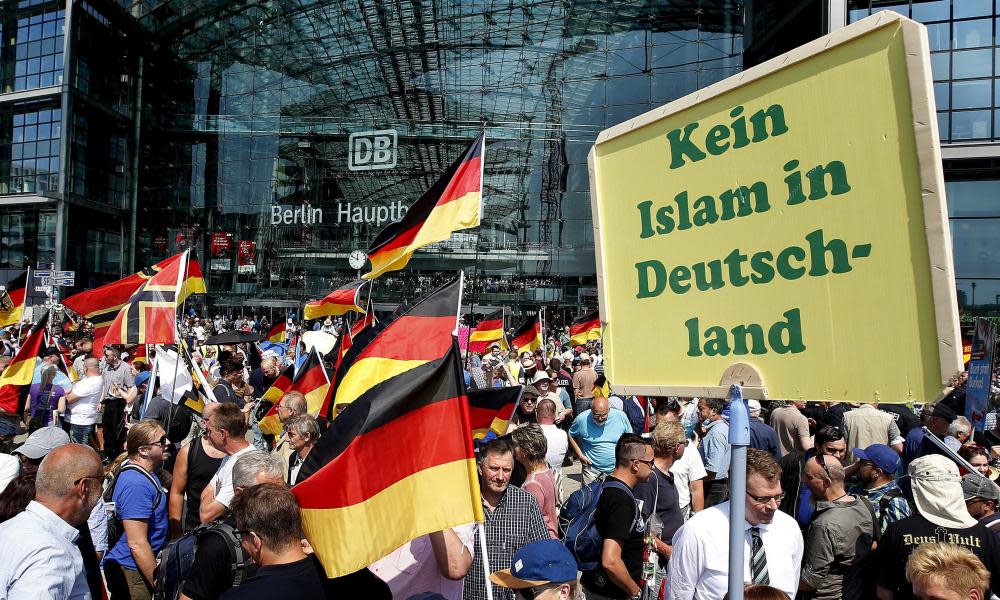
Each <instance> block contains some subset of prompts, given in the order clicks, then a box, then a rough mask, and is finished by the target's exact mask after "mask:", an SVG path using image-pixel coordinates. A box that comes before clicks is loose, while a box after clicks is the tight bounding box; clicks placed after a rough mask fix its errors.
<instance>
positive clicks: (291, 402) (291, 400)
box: [281, 392, 309, 415]
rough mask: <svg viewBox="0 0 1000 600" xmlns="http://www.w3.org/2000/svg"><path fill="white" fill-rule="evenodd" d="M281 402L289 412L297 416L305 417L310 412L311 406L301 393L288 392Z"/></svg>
mask: <svg viewBox="0 0 1000 600" xmlns="http://www.w3.org/2000/svg"><path fill="white" fill-rule="evenodd" d="M281 402H282V404H284V405H285V406H287V407H288V409H289V410H291V411H294V412H295V414H296V415H304V414H306V413H308V412H309V405H308V404H307V403H306V397H305V396H303V395H302V393H301V392H288V393H287V394H285V395H284V396H282V398H281Z"/></svg>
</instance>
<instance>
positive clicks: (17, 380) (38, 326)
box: [0, 311, 49, 415]
mask: <svg viewBox="0 0 1000 600" xmlns="http://www.w3.org/2000/svg"><path fill="white" fill-rule="evenodd" d="M48 320H49V311H45V312H44V313H43V314H42V318H40V319H39V320H38V322H37V323H35V324H34V326H32V328H31V332H30V333H29V334H28V337H27V338H25V340H24V344H22V345H21V348H20V349H19V350H18V351H17V354H15V355H14V359H13V360H12V361H10V364H9V365H7V368H6V369H4V370H3V373H0V409H3V411H4V412H7V413H10V414H15V415H19V414H21V411H22V410H23V408H24V407H23V401H22V399H23V398H24V397H26V395H27V391H28V387H29V386H30V385H31V378H32V376H33V375H34V373H35V362H36V359H37V358H38V356H39V355H40V354H41V352H42V349H43V348H44V347H45V325H46V324H47V323H48Z"/></svg>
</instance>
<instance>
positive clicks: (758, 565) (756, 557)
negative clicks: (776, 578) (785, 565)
mask: <svg viewBox="0 0 1000 600" xmlns="http://www.w3.org/2000/svg"><path fill="white" fill-rule="evenodd" d="M750 583H752V584H754V585H768V584H769V583H771V581H770V577H768V574H767V554H766V553H765V552H764V540H762V539H760V528H759V527H751V528H750Z"/></svg>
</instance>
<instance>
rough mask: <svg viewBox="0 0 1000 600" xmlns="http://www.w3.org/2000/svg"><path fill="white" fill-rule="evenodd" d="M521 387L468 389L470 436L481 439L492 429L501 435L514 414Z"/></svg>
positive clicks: (505, 430)
mask: <svg viewBox="0 0 1000 600" xmlns="http://www.w3.org/2000/svg"><path fill="white" fill-rule="evenodd" d="M523 390H524V388H523V387H521V386H519V385H517V386H513V387H502V388H496V389H492V390H469V391H468V396H469V426H470V427H471V429H472V437H473V438H474V439H477V440H481V439H483V438H484V437H486V436H487V435H489V433H490V432H491V431H492V432H493V433H494V434H495V435H497V436H501V435H503V434H505V433H507V425H508V424H509V423H510V419H511V417H513V416H514V409H515V408H517V401H518V400H520V399H521V392H522V391H523Z"/></svg>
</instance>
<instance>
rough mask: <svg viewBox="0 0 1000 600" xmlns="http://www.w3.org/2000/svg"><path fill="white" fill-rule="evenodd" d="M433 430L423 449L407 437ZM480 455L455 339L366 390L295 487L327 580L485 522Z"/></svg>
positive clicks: (328, 435) (307, 532) (327, 437)
mask: <svg viewBox="0 0 1000 600" xmlns="http://www.w3.org/2000/svg"><path fill="white" fill-rule="evenodd" d="M428 431H431V432H433V435H427V436H423V437H422V438H421V442H420V447H419V449H417V451H414V450H415V449H414V448H413V447H412V444H411V442H409V441H407V440H411V439H412V436H413V433H414V432H428ZM387 456H391V457H392V459H391V460H386V457H387ZM474 456H475V455H474V453H473V449H472V439H471V438H470V437H469V413H468V403H467V400H466V398H465V394H464V385H463V379H462V366H461V364H460V363H459V351H458V347H457V345H455V344H454V343H452V344H451V346H450V347H449V348H448V349H447V350H446V351H445V352H444V353H443V355H439V356H437V357H435V358H433V359H431V360H427V361H424V362H422V363H421V364H420V365H419V366H417V367H415V368H413V369H412V370H410V371H408V372H406V373H405V374H402V375H396V376H394V377H390V378H387V379H385V380H383V381H381V382H380V383H379V384H378V385H376V386H375V387H373V388H371V389H369V390H366V391H365V392H364V393H362V394H361V395H360V396H359V397H358V398H357V399H356V400H355V401H354V402H353V403H352V404H351V405H350V406H348V407H347V408H346V409H345V410H344V412H343V413H341V414H340V416H339V417H337V418H336V419H335V420H334V421H333V424H332V425H331V427H330V429H329V430H327V431H326V432H325V433H324V434H323V435H322V437H320V439H319V442H318V443H317V444H316V446H315V447H314V448H313V449H312V451H311V452H310V453H309V456H308V457H307V458H306V461H305V463H304V464H303V465H302V470H301V471H300V472H299V482H300V483H298V484H297V485H296V486H294V487H293V488H292V492H293V493H294V494H295V496H296V497H297V498H298V501H299V507H300V511H301V514H302V525H303V528H304V533H305V535H306V537H307V538H308V539H309V543H310V544H311V545H312V547H313V549H314V550H315V551H316V556H317V557H318V558H319V560H320V562H321V563H322V564H323V567H324V569H325V570H326V574H327V576H328V577H338V576H341V575H346V574H349V573H353V572H355V571H357V570H359V569H361V568H364V567H365V566H366V565H369V564H371V563H372V562H374V561H376V560H378V559H379V558H382V557H383V556H385V555H387V554H389V553H390V552H391V551H393V550H394V549H396V548H398V547H399V546H401V545H402V544H404V543H406V542H408V541H410V540H412V539H414V538H417V537H419V536H421V535H424V534H427V533H431V532H434V531H440V530H442V529H445V528H447V527H454V526H456V525H460V524H462V523H469V522H471V521H482V520H483V518H484V516H483V510H482V500H481V498H480V493H479V481H478V478H477V476H476V465H475V458H474Z"/></svg>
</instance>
